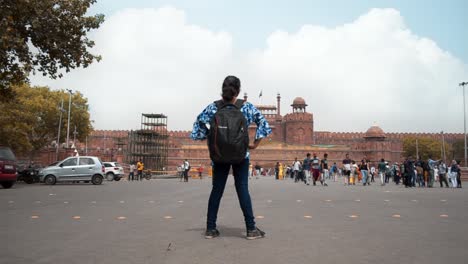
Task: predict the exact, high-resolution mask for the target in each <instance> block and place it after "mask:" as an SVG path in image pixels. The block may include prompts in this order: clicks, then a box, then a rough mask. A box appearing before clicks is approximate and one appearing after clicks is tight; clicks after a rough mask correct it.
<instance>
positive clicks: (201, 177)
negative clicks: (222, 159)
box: [198, 164, 203, 180]
mask: <svg viewBox="0 0 468 264" xmlns="http://www.w3.org/2000/svg"><path fill="white" fill-rule="evenodd" d="M198 177H199V178H200V180H202V179H203V165H201V164H200V166H199V167H198Z"/></svg>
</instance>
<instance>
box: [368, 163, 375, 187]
mask: <svg viewBox="0 0 468 264" xmlns="http://www.w3.org/2000/svg"><path fill="white" fill-rule="evenodd" d="M375 173H376V172H375V167H374V166H372V167H371V168H370V175H371V180H370V182H375V178H374V177H375ZM369 185H370V183H369Z"/></svg>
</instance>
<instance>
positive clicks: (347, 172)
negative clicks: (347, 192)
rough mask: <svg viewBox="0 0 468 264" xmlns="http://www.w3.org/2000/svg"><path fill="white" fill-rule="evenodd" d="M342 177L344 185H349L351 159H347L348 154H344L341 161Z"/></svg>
mask: <svg viewBox="0 0 468 264" xmlns="http://www.w3.org/2000/svg"><path fill="white" fill-rule="evenodd" d="M343 175H344V180H345V185H349V180H350V179H349V178H350V176H351V159H350V158H349V154H348V153H346V156H345V159H344V160H343Z"/></svg>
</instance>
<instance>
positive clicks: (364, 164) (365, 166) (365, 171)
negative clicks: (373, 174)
mask: <svg viewBox="0 0 468 264" xmlns="http://www.w3.org/2000/svg"><path fill="white" fill-rule="evenodd" d="M359 170H361V174H362V185H364V186H366V185H370V183H369V182H367V181H368V180H369V179H368V178H369V163H368V161H367V158H365V157H364V158H363V159H362V160H361V164H360V165H359Z"/></svg>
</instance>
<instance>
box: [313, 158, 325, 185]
mask: <svg viewBox="0 0 468 264" xmlns="http://www.w3.org/2000/svg"><path fill="white" fill-rule="evenodd" d="M311 167H312V183H313V184H314V186H315V184H316V182H317V181H318V180H319V177H320V160H319V159H318V158H317V154H316V153H314V157H313V158H312V164H311ZM320 183H322V185H323V182H322V181H320Z"/></svg>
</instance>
